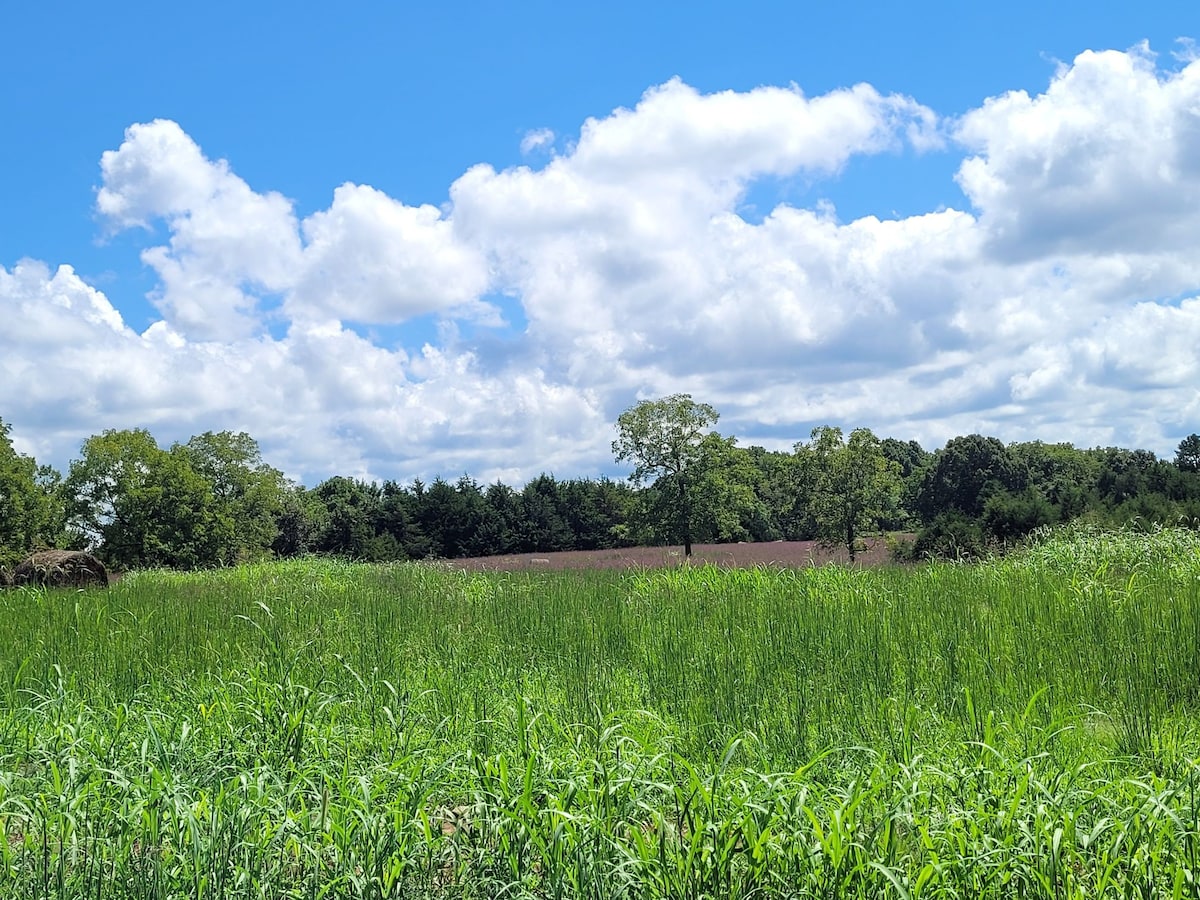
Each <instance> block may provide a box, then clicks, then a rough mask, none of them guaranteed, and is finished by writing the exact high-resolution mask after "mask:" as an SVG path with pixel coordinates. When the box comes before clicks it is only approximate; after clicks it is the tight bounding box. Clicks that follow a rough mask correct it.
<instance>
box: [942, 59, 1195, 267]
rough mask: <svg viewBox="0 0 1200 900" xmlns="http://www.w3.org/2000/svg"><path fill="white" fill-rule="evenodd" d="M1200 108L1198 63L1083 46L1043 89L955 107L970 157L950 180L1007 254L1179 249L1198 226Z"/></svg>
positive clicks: (1192, 239)
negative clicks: (1166, 67) (1165, 63)
mask: <svg viewBox="0 0 1200 900" xmlns="http://www.w3.org/2000/svg"><path fill="white" fill-rule="evenodd" d="M1198 110H1200V65H1196V64H1195V63H1194V62H1193V63H1191V64H1190V65H1188V66H1186V67H1185V68H1183V69H1181V70H1179V71H1174V72H1167V73H1164V72H1161V71H1159V70H1158V69H1157V68H1156V66H1155V60H1154V57H1153V55H1152V54H1151V53H1150V52H1149V49H1148V48H1147V47H1144V46H1143V47H1138V48H1135V49H1134V50H1131V51H1129V52H1126V53H1119V52H1116V51H1106V52H1102V53H1095V52H1090V51H1089V52H1087V53H1083V54H1081V55H1080V56H1079V57H1078V58H1077V59H1076V60H1075V62H1074V64H1073V65H1071V66H1069V67H1063V68H1062V69H1061V70H1060V71H1059V73H1058V74H1057V75H1056V76H1055V78H1054V80H1053V81H1052V82H1051V84H1050V87H1049V88H1048V89H1047V90H1046V91H1045V93H1043V94H1041V95H1039V96H1037V97H1030V96H1029V95H1028V94H1026V93H1025V92H1024V91H1013V92H1010V93H1008V94H1005V95H1003V96H1001V97H995V98H992V99H990V100H988V101H987V102H985V103H984V104H983V105H982V106H981V107H979V108H978V109H975V110H973V111H971V112H969V113H968V114H967V115H966V116H964V117H963V118H962V120H961V121H960V122H959V123H958V126H957V129H956V137H957V139H958V140H959V141H960V142H962V143H963V144H964V145H965V146H966V147H968V148H969V149H970V150H972V151H973V152H974V154H975V155H973V156H971V157H970V158H969V159H967V160H965V161H964V162H963V164H962V167H961V169H960V170H959V173H958V181H959V184H960V185H961V186H962V188H963V190H964V191H965V192H966V194H967V196H968V197H970V199H971V202H972V203H973V204H974V205H975V206H976V207H977V208H978V209H979V210H980V211H981V213H982V216H981V218H982V223H983V224H984V225H985V226H986V228H987V229H988V232H989V236H990V238H991V240H992V241H993V242H994V244H995V246H996V248H997V250H998V251H1000V252H1003V253H1004V254H1006V255H1007V256H1010V257H1016V258H1035V257H1045V256H1050V255H1054V254H1060V253H1069V254H1083V255H1093V256H1095V255H1112V254H1138V255H1159V254H1164V253H1166V254H1169V253H1176V252H1178V251H1180V250H1182V249H1184V248H1186V247H1188V246H1194V243H1195V236H1196V232H1197V228H1198V227H1200V112H1198ZM1192 278H1193V280H1192V282H1191V283H1192V286H1194V285H1195V281H1194V270H1193V272H1192Z"/></svg>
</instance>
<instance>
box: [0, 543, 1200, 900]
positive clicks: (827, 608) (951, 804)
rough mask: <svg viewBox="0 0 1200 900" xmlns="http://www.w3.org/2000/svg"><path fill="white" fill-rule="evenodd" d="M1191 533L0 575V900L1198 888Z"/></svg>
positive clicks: (1199, 646)
mask: <svg viewBox="0 0 1200 900" xmlns="http://www.w3.org/2000/svg"><path fill="white" fill-rule="evenodd" d="M1198 792H1200V537H1198V536H1197V534H1196V533H1194V532H1186V531H1161V532H1156V533H1153V534H1137V533H1134V532H1128V533H1122V534H1117V535H1112V534H1099V533H1092V532H1087V531H1073V532H1069V533H1066V534H1062V535H1059V536H1057V537H1055V538H1053V539H1050V540H1047V541H1044V542H1042V543H1040V544H1037V545H1036V546H1033V547H1031V548H1030V549H1029V550H1027V551H1025V552H1022V553H1020V554H1015V555H1013V556H1010V557H1008V558H1006V559H1003V560H998V561H993V562H988V563H984V564H979V565H969V566H968V565H955V564H936V565H927V566H921V567H916V568H910V569H887V568H885V569H873V570H851V569H847V568H842V567H835V566H827V567H822V568H816V569H807V570H794V571H793V570H773V569H763V568H759V569H745V570H727V569H718V568H715V567H681V568H674V569H663V570H654V571H652V570H645V571H638V572H559V573H550V572H545V573H485V574H479V573H476V574H469V573H464V572H456V571H455V570H453V569H452V568H450V567H437V566H431V565H425V564H404V565H393V566H383V567H380V566H365V565H353V564H344V563H337V562H331V561H327V560H303V561H295V562H280V563H272V564H266V565H261V566H252V567H244V568H239V569H232V570H225V571H216V572H211V573H202V574H192V575H179V574H172V573H165V572H147V573H136V574H132V575H129V576H126V577H125V578H124V579H123V580H122V581H121V582H120V583H119V584H117V585H116V586H114V587H113V588H111V589H110V590H109V591H107V592H92V593H72V592H34V591H28V590H18V591H9V592H4V593H0V836H2V838H3V839H0V896H3V897H6V898H8V897H11V898H51V897H53V898H97V900H100V898H134V897H138V898H141V897H146V898H167V897H172V898H174V897H179V898H183V897H194V898H227V897H228V898H233V897H237V898H241V897H245V898H273V900H274V898H285V897H295V898H317V897H326V898H334V897H338V898H340V897H354V898H359V897H361V898H384V897H425V896H432V897H442V896H445V897H499V896H503V897H630V898H643V897H648V898H653V897H696V898H698V897H714V898H715V897H722V898H724V897H831V898H832V897H908V898H917V897H1048V898H1084V897H1088V898H1090V897H1139V898H1152V897H1153V898H1159V897H1172V896H1175V897H1196V896H1200V884H1198V882H1197V880H1196V879H1197V878H1200V798H1198V796H1197V794H1198Z"/></svg>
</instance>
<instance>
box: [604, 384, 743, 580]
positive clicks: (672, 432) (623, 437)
mask: <svg viewBox="0 0 1200 900" xmlns="http://www.w3.org/2000/svg"><path fill="white" fill-rule="evenodd" d="M719 417H720V414H719V413H718V412H717V411H716V410H715V409H713V407H711V406H709V405H708V404H707V403H697V402H696V401H694V400H693V399H692V396H691V394H672V395H671V396H669V397H663V398H662V399H659V400H642V401H640V402H639V403H637V404H635V405H634V406H631V407H630V408H629V409H627V410H625V412H623V413H621V415H620V417H619V418H618V419H617V439H616V440H615V441H613V444H612V450H613V455H614V456H615V457H616V459H617V462H632V463H633V466H634V468H633V472H632V473H631V474H630V476H629V478H630V481H632V482H633V483H635V484H643V483H645V482H646V481H649V480H651V479H653V480H654V482H655V484H656V485H658V487H659V488H660V489H665V490H663V501H664V502H663V503H662V504H661V506H660V515H662V516H663V517H664V519H665V520H666V522H668V523H669V525H670V528H671V530H672V532H673V533H674V534H675V535H677V536H678V538H679V540H680V542H681V543H682V544H683V551H684V555H685V556H691V555H692V529H693V516H694V512H695V507H696V501H697V496H698V489H699V486H700V481H701V476H702V474H703V472H704V469H705V465H706V462H707V461H708V456H709V454H708V449H709V448H706V446H705V438H706V437H707V436H708V435H709V434H711V433H712V432H711V426H712V425H714V424H715V423H716V421H717V419H718V418H719Z"/></svg>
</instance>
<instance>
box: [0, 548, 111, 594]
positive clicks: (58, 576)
mask: <svg viewBox="0 0 1200 900" xmlns="http://www.w3.org/2000/svg"><path fill="white" fill-rule="evenodd" d="M12 583H13V585H14V586H16V587H20V586H22V585H38V586H41V587H92V586H100V587H108V570H107V569H106V568H104V563H102V562H100V560H98V559H96V557H94V556H92V555H91V554H90V553H84V552H83V551H81V550H42V551H40V552H38V553H34V554H33V555H32V556H30V557H29V558H28V559H26V560H25V561H24V562H22V563H19V564H18V565H17V567H16V568H15V569H13V573H12Z"/></svg>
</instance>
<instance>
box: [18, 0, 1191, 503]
mask: <svg viewBox="0 0 1200 900" xmlns="http://www.w3.org/2000/svg"><path fill="white" fill-rule="evenodd" d="M433 7H434V5H422V6H421V7H418V6H416V5H409V4H391V3H342V4H337V5H330V4H315V3H314V4H309V3H291V4H283V3H255V4H243V3H236V4H235V3H226V2H209V3H205V4H161V3H154V4H150V3H142V2H132V3H123V4H119V5H116V6H115V7H114V6H113V5H109V6H103V5H98V4H85V3H62V4H20V5H17V6H15V7H14V8H12V9H7V10H5V12H4V14H3V21H4V26H5V27H4V32H5V33H6V36H7V38H8V40H7V41H6V42H5V43H6V47H5V51H4V53H3V54H0V109H2V111H3V115H2V117H0V123H2V125H0V129H2V130H0V136H2V137H3V140H0V316H2V317H3V318H4V319H8V320H10V321H16V322H17V323H18V327H16V328H9V329H3V330H0V418H3V419H4V421H5V422H8V423H10V424H11V425H12V427H13V433H14V437H15V438H16V440H17V443H18V446H20V447H21V448H22V449H23V450H25V451H26V452H32V453H35V454H36V455H37V456H38V457H39V459H44V460H45V461H49V462H52V463H54V464H56V465H59V466H64V465H65V464H66V463H67V461H68V460H69V459H71V458H72V457H73V456H74V455H75V454H76V453H77V451H78V447H79V444H80V443H81V442H82V440H83V439H84V438H86V437H87V436H88V435H90V434H93V433H96V432H98V431H100V430H102V429H104V428H127V427H147V428H149V429H150V430H151V431H152V432H153V433H154V434H155V435H156V436H157V437H159V439H160V441H162V442H163V443H169V442H170V441H172V440H178V439H186V438H187V437H188V436H189V435H191V434H195V433H198V432H200V431H203V430H207V429H222V428H233V429H240V430H246V431H248V432H250V433H251V434H252V435H254V436H255V437H256V438H258V439H259V441H260V443H261V444H262V445H263V448H264V451H265V453H266V455H267V458H268V460H270V461H272V462H274V463H275V464H276V465H279V466H281V467H282V468H284V469H285V470H287V471H288V472H289V474H292V475H293V476H295V477H298V478H301V479H303V480H305V481H306V482H308V483H314V482H315V481H316V480H319V479H320V478H323V477H326V476H328V475H330V474H334V473H340V474H355V475H362V476H364V477H379V478H401V479H408V478H411V477H414V476H418V475H419V476H422V477H429V476H431V475H435V474H443V475H447V476H454V475H457V474H460V473H461V472H463V471H467V472H470V473H471V474H474V475H476V476H478V477H481V478H484V479H489V478H492V477H503V478H505V479H506V480H511V481H520V480H523V479H524V478H527V477H530V476H532V475H535V474H537V473H538V472H540V471H543V470H548V471H554V472H556V473H557V474H560V475H577V474H579V475H594V474H599V473H600V472H611V471H614V470H613V466H612V463H611V458H610V454H609V452H608V442H609V441H610V440H611V427H612V421H613V419H615V416H616V414H617V413H619V412H620V410H621V409H623V408H625V407H626V406H628V405H629V404H630V403H632V402H634V401H636V400H637V399H638V398H640V397H644V396H656V395H661V394H665V393H669V392H673V391H689V392H691V393H693V394H694V395H695V396H697V398H698V399H703V400H708V401H710V402H713V403H714V404H715V405H716V406H717V407H718V408H719V409H720V410H721V411H722V413H723V419H722V423H721V425H722V428H723V430H724V431H726V432H727V433H734V434H736V435H738V436H739V437H740V438H741V440H742V443H743V444H747V443H756V442H757V443H764V444H767V445H768V446H776V447H787V446H790V444H791V442H793V441H795V440H801V439H804V438H806V437H807V435H808V432H809V430H810V429H811V428H812V427H813V426H814V425H818V424H838V425H843V426H845V427H856V426H859V425H866V426H869V427H872V428H875V429H876V431H877V432H878V433H880V434H887V435H893V436H896V437H901V438H905V439H907V438H917V439H918V440H921V441H922V442H923V443H924V444H925V445H926V446H929V447H935V446H938V445H939V444H940V443H941V442H944V440H945V439H946V438H948V437H950V436H953V435H955V434H962V433H967V432H970V431H982V432H984V433H989V434H995V435H997V436H999V437H1001V438H1003V439H1005V440H1024V439H1031V438H1040V439H1044V440H1070V441H1074V442H1075V443H1077V444H1080V445H1084V446H1090V445H1095V444H1101V445H1108V444H1118V445H1122V446H1145V447H1149V448H1150V449H1153V450H1156V451H1157V452H1159V453H1162V454H1164V455H1169V454H1170V452H1172V451H1173V448H1174V445H1175V443H1177V442H1178V440H1179V439H1180V438H1181V437H1182V436H1184V435H1186V434H1188V433H1190V432H1192V431H1196V430H1200V424H1198V422H1197V420H1198V419H1200V399H1198V397H1197V392H1196V388H1195V385H1196V384H1197V381H1196V375H1197V371H1196V359H1195V353H1194V351H1193V349H1192V348H1193V347H1194V346H1196V343H1195V342H1194V341H1193V340H1192V338H1193V337H1197V336H1200V324H1198V323H1200V309H1197V308H1196V303H1195V298H1196V296H1197V294H1198V293H1200V277H1198V275H1197V269H1196V265H1197V264H1196V263H1195V262H1194V261H1192V260H1193V257H1195V254H1194V252H1192V250H1191V249H1189V248H1194V247H1195V246H1196V245H1197V243H1200V241H1198V240H1197V239H1200V232H1198V231H1197V226H1198V224H1200V220H1198V219H1197V214H1196V212H1195V211H1194V207H1195V204H1194V203H1192V201H1193V200H1194V199H1195V198H1197V197H1198V196H1200V171H1198V169H1200V164H1197V163H1196V160H1198V159H1200V126H1197V125H1196V120H1197V113H1196V109H1197V108H1200V107H1197V106H1196V103H1197V89H1196V87H1195V85H1196V82H1198V81H1200V74H1198V73H1197V69H1196V67H1194V66H1192V64H1191V47H1192V45H1191V44H1189V43H1188V42H1187V41H1186V40H1185V41H1183V42H1181V41H1180V40H1179V39H1181V38H1182V39H1186V38H1189V37H1191V36H1195V35H1196V32H1197V31H1200V29H1198V28H1197V27H1196V26H1195V24H1194V23H1195V21H1196V16H1195V11H1194V7H1193V6H1192V5H1191V4H1184V3H1157V4H1153V5H1149V6H1148V7H1146V8H1143V9H1135V8H1134V7H1133V6H1132V5H1130V4H1098V3H1057V4H1053V5H1046V4H1037V5H1034V4H1022V3H1016V4H1006V5H1002V6H989V7H984V6H983V5H981V4H952V3H923V4H922V3H914V4H895V3H874V4H868V3H858V4H854V3H845V4H782V3H764V2H760V3H742V4H737V5H736V6H735V5H733V4H711V3H688V4H658V5H653V4H627V3H607V4H603V5H589V6H586V7H585V6H571V5H564V4H551V3H513V4H441V5H437V6H436V8H433ZM1088 51H1094V52H1092V53H1089V52H1088ZM1104 51H1112V52H1111V53H1105V52H1104ZM1081 54H1083V56H1081ZM856 85H860V86H863V87H862V88H859V89H856V88H855V86H856ZM1011 92H1024V95H1021V94H1019V93H1017V94H1013V93H1011ZM1006 96H1007V97H1015V98H1017V100H1019V98H1020V97H1021V96H1024V97H1025V100H1026V101H1027V103H1026V104H1025V105H1022V103H1020V102H1017V100H1012V101H1005V100H1004V99H1003V98H1005V97H1006ZM826 99H828V100H829V102H823V101H824V100H826ZM709 101H712V102H709ZM621 110H624V111H625V112H624V113H622V112H620V111H621ZM589 123H590V124H589ZM127 129H128V131H127ZM1147 142H1148V143H1147ZM1147 148H1149V150H1147ZM106 153H108V154H110V155H109V156H108V157H105V156H104V154H106ZM1159 155H1161V158H1158V157H1159ZM1151 157H1153V159H1151ZM104 159H109V160H111V163H110V165H109V167H108V168H107V169H106V168H105V167H104V165H103V164H102V161H103V160H104ZM1150 163H1154V164H1153V165H1151V164H1150ZM521 167H526V168H525V169H522V168H521ZM335 192H337V193H335ZM423 205H424V206H423ZM422 210H423V211H422ZM61 266H69V267H70V268H69V269H65V270H64V269H61V268H60V267H61ZM364 273H366V274H364Z"/></svg>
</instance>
